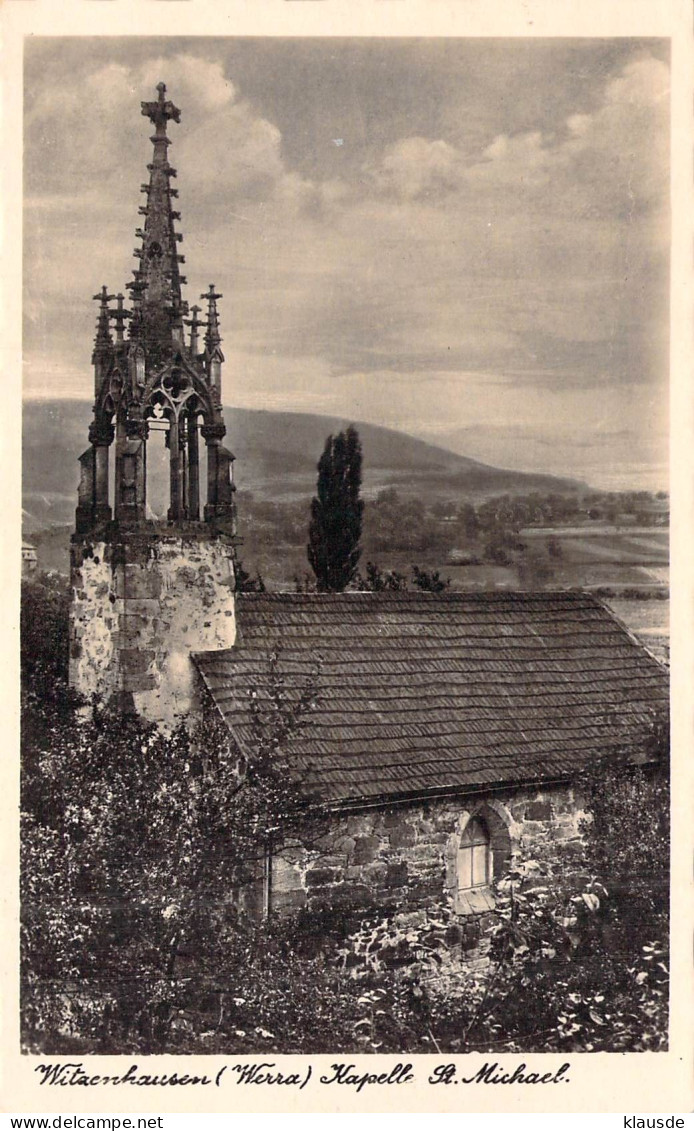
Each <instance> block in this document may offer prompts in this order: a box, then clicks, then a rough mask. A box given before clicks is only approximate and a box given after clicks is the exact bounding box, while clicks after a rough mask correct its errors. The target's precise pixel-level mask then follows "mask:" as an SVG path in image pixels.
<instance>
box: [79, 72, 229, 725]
mask: <svg viewBox="0 0 694 1131" xmlns="http://www.w3.org/2000/svg"><path fill="white" fill-rule="evenodd" d="M157 95H158V96H157V99H156V100H155V101H153V102H143V103H142V113H143V115H145V116H146V117H148V118H149V119H150V120H151V122H152V123H153V124H154V134H153V135H152V138H151V141H152V144H153V147H154V153H153V157H152V161H151V163H150V164H149V165H148V169H149V174H150V175H149V181H148V183H146V184H143V185H142V186H141V191H142V192H143V194H144V197H145V203H144V204H143V205H142V207H141V208H140V214H141V215H142V216H143V217H144V224H143V227H141V228H138V229H137V233H136V234H137V236H138V238H139V241H140V246H139V247H137V248H136V249H135V252H134V255H135V257H136V259H137V261H138V263H137V267H136V269H135V270H134V271H133V276H134V278H133V281H132V282H130V283H128V284H127V285H126V287H127V289H128V290H129V291H130V304H129V306H130V309H126V307H125V299H124V295H123V294H117V295H112V294H109V291H108V288H107V287H106V286H104V287H102V289H101V291H100V292H99V294H97V295H95V296H94V297H95V299H96V300H97V301H98V303H99V308H98V316H97V331H96V338H95V341H94V351H93V354H92V363H93V366H94V415H93V419H92V423H91V425H90V428H89V447H88V448H87V450H86V451H85V452H84V453H83V454H82V456H80V460H79V463H80V483H79V488H78V504H77V511H76V520H75V532H74V534H73V536H72V544H71V585H72V593H71V623H70V681H71V684H72V686H73V687H74V688H75V689H76V690H77V691H80V692H82V693H83V694H85V695H87V696H91V695H94V694H96V695H98V696H99V697H100V698H101V699H102V700H103V701H105V702H106V703H110V704H113V705H114V706H116V707H117V708H118V709H120V710H136V711H138V713H140V714H141V715H143V716H144V717H145V718H148V719H150V720H151V721H153V722H157V723H159V724H162V725H164V726H167V727H168V726H171V725H173V723H174V722H175V721H176V719H177V718H179V717H181V716H182V715H185V714H187V713H188V711H189V710H190V709H191V706H192V705H193V698H194V687H195V684H194V672H193V666H192V663H191V661H190V653H191V652H193V651H199V650H215V649H218V648H219V649H221V648H229V647H231V645H232V644H233V643H234V639H235V634H236V621H235V613H234V584H235V582H234V547H235V544H236V509H235V504H234V484H233V481H232V466H233V459H234V457H233V455H232V454H231V452H230V451H229V450H228V449H227V448H226V447H224V445H223V443H222V441H223V439H224V436H225V432H226V428H225V425H224V420H223V415H222V400H221V392H222V363H223V361H224V355H223V353H222V350H221V340H222V339H221V336H220V329H219V313H218V310H217V302H218V300H219V299H220V298H221V297H222V296H221V295H220V294H218V293H217V291H216V290H215V287H214V284H210V285H209V288H208V290H207V291H206V292H205V293H204V294H203V295H201V299H202V300H204V301H205V303H206V320H204V321H203V320H201V319H200V317H199V315H200V314H201V313H202V310H201V308H200V307H199V306H193V307H192V308H191V309H190V310H189V308H188V304H187V303H186V302H185V301H184V299H183V297H182V286H183V284H184V283H185V282H186V280H185V278H184V277H183V275H181V273H180V264H182V263H183V261H184V257H183V256H182V255H180V254H179V250H178V244H179V243H180V241H181V239H182V237H181V235H180V233H178V232H177V231H176V229H175V221H176V220H179V219H180V213H179V212H177V211H175V210H174V209H173V208H172V200H173V199H175V198H176V197H177V195H178V192H177V190H176V189H175V188H172V186H171V181H172V179H173V178H175V176H176V170H175V169H174V168H172V166H171V165H170V164H169V161H168V147H169V145H170V139H169V138H168V136H167V125H168V123H169V122H170V121H174V122H179V121H180V111H179V110H178V108H177V107H176V106H174V104H173V103H172V102H170V101H169V100H168V99H167V97H166V87H165V85H164V84H163V83H160V84H159V86H158V87H157ZM114 302H115V306H114V305H113V303H114ZM189 314H190V317H188V315H189ZM186 326H188V327H189V328H190V332H189V334H188V335H186V332H185V327H186ZM202 329H204V335H201V330H202ZM157 431H159V432H163V433H164V436H165V442H166V448H167V450H168V458H169V477H168V481H169V492H168V493H169V506H168V510H167V512H166V515H165V516H163V517H162V518H161V519H160V520H156V519H154V518H153V516H152V512H151V511H150V509H149V506H148V501H147V443H148V440H149V439H150V437H151V435H152V433H154V432H157ZM112 448H113V449H114V454H113V467H111V466H110V461H111V449H112ZM203 453H204V456H205V457H206V458H205V460H204V461H203V459H201V457H202V456H203ZM203 462H204V463H205V464H206V468H205V473H204V475H203V474H201V468H202V465H203ZM202 491H204V503H201V492H202Z"/></svg>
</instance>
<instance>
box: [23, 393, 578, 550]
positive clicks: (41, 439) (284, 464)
mask: <svg viewBox="0 0 694 1131" xmlns="http://www.w3.org/2000/svg"><path fill="white" fill-rule="evenodd" d="M90 418H91V405H90V403H89V402H87V401H67V400H62V401H61V400H56V401H29V402H27V403H25V405H24V414H23V506H24V510H25V515H24V529H25V533H27V534H30V533H32V532H33V531H36V530H40V529H44V528H46V527H47V526H49V525H52V524H55V525H61V524H65V523H71V522H72V520H73V516H74V508H75V503H76V492H77V481H78V468H77V458H78V456H79V455H80V454H81V453H82V452H83V451H84V450H85V448H86V447H87V429H88V426H89V421H90ZM225 418H226V423H227V429H228V436H227V444H228V445H229V447H231V449H232V451H233V452H234V454H235V456H236V467H235V478H236V483H237V486H238V487H239V489H240V490H244V491H251V492H252V493H253V494H254V495H257V496H258V498H263V499H267V500H269V501H270V500H272V501H274V500H280V499H285V500H291V499H298V498H302V497H305V496H309V495H310V494H311V493H312V492H313V490H314V487H315V481H316V462H317V460H318V457H319V456H320V453H321V451H322V449H323V444H324V443H325V438H326V436H327V435H328V434H329V433H331V432H336V431H339V430H340V429H342V428H344V427H346V425H347V424H349V423H350V421H348V420H340V419H338V418H335V417H327V416H313V415H310V414H308V413H290V412H271V411H267V410H257V411H256V410H249V409H238V408H231V407H227V408H226V409H225ZM353 423H355V425H356V427H357V428H358V429H359V434H360V437H361V441H362V447H363V451H364V494H365V495H366V496H367V497H368V496H369V495H375V494H376V493H377V492H378V491H380V490H381V489H382V488H384V487H389V486H395V487H397V488H398V490H399V491H400V492H401V493H403V494H415V495H418V496H420V498H422V499H423V500H424V501H425V502H427V503H431V502H433V501H434V500H436V499H438V498H453V499H458V498H461V497H463V498H468V499H470V500H471V501H473V502H477V501H480V500H482V499H484V498H487V497H489V496H490V495H497V494H516V493H527V492H529V491H545V492H547V491H555V492H558V493H566V492H573V491H575V490H577V489H578V488H579V487H580V486H581V484H579V483H577V482H576V481H574V480H569V479H560V478H557V477H554V476H551V475H537V474H523V473H521V472H518V471H508V470H503V469H501V468H497V467H489V466H487V465H486V464H483V463H479V462H478V461H477V460H473V459H467V458H466V457H465V456H461V455H457V454H456V453H455V452H451V451H448V450H447V449H445V448H439V447H436V446H435V445H434V444H428V443H425V442H424V441H422V440H417V439H415V438H414V437H413V436H408V435H406V434H405V433H403V432H396V431H394V430H392V429H389V428H378V427H376V426H374V425H372V424H363V423H360V422H359V421H354V422H353ZM150 448H151V456H152V457H153V458H151V459H150V472H151V474H152V477H153V489H152V492H151V494H152V498H153V500H156V498H159V499H160V500H161V499H163V497H164V494H165V488H164V484H165V482H166V466H165V455H164V452H163V449H162V448H161V445H160V448H159V450H156V449H155V448H154V446H153V445H152V444H151V445H150ZM153 505H155V504H154V502H153ZM156 509H157V506H156V505H155V510H156Z"/></svg>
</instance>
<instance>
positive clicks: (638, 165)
mask: <svg viewBox="0 0 694 1131" xmlns="http://www.w3.org/2000/svg"><path fill="white" fill-rule="evenodd" d="M668 91H669V71H668V68H667V67H666V65H665V64H664V63H662V62H660V61H659V60H657V59H654V58H648V57H646V58H642V59H637V60H632V61H631V62H630V63H628V64H627V65H626V66H625V67H624V68H623V69H622V71H621V73H620V74H619V75H618V76H616V77H615V78H613V79H612V80H611V81H610V82H608V83H607V84H606V86H605V89H604V92H603V99H602V103H601V105H600V106H599V107H598V108H597V109H596V110H595V112H594V113H591V114H586V113H573V114H569V115H568V117H567V118H566V120H565V123H564V128H563V130H560V131H557V130H554V131H553V132H551V133H549V134H545V133H543V132H542V131H541V130H532V131H527V132H522V133H517V134H503V133H502V134H497V135H496V136H495V137H494V138H493V139H492V140H491V141H490V142H489V144H488V145H487V146H486V147H485V148H484V150H483V152H482V154H481V156H480V155H478V153H477V151H475V152H474V153H472V154H470V153H466V152H465V150H463V149H461V148H459V147H456V146H455V145H451V144H450V143H449V142H447V141H445V140H443V139H442V138H439V139H435V140H434V139H429V138H425V137H410V138H404V139H402V140H400V141H398V142H397V143H394V144H392V145H390V146H388V147H387V148H386V150H385V151H384V153H383V155H382V157H381V160H380V162H379V164H378V165H377V167H375V168H371V169H369V170H367V172H368V175H369V178H370V180H371V182H372V183H373V184H374V186H375V187H376V189H377V191H379V192H381V193H384V194H386V195H390V196H392V197H394V198H395V199H398V200H415V199H425V200H434V199H437V198H442V197H449V198H453V199H454V202H455V204H456V205H460V204H462V203H465V204H469V205H471V206H474V205H475V202H476V201H480V200H481V199H483V200H484V202H485V206H486V207H487V208H489V207H494V208H496V209H497V210H498V209H499V208H500V207H502V206H503V207H510V208H512V209H513V210H514V211H516V212H518V211H520V209H521V208H523V209H525V210H526V211H527V210H528V209H530V210H532V211H534V212H537V211H540V210H542V211H549V212H550V213H552V214H571V215H580V216H583V217H585V218H591V217H593V218H599V217H602V216H608V215H622V216H632V215H634V214H635V213H639V212H642V211H645V210H648V209H656V208H663V207H664V206H665V203H666V200H667V187H668V167H669V161H668V130H667V115H668V99H667V95H668Z"/></svg>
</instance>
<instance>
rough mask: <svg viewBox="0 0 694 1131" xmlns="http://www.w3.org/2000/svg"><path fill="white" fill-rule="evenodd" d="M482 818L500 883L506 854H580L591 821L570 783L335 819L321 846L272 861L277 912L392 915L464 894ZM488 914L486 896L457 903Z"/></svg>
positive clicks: (464, 908) (471, 912)
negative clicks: (469, 838) (553, 848)
mask: <svg viewBox="0 0 694 1131" xmlns="http://www.w3.org/2000/svg"><path fill="white" fill-rule="evenodd" d="M475 813H480V814H481V815H482V816H483V818H484V819H485V820H486V821H487V823H488V824H489V826H490V831H491V836H492V854H493V857H494V872H495V878H496V875H498V873H499V871H500V870H501V869H502V868H503V867H504V863H503V857H504V855H505V853H511V852H518V853H520V855H521V857H522V858H523V859H531V858H532V857H533V855H534V854H535V853H537V852H539V851H540V850H541V848H542V847H543V846H544V845H545V843H546V841H547V839H548V838H549V839H551V840H552V841H554V842H556V843H559V844H562V845H564V846H567V847H568V848H569V851H570V850H571V846H572V845H573V846H575V849H576V851H578V850H579V848H580V837H579V821H580V820H581V818H582V817H584V816H585V815H586V814H585V813H584V811H583V810H582V809H581V806H580V802H579V800H578V799H577V798H576V796H575V793H574V790H573V788H572V787H571V786H568V785H548V786H542V787H536V788H522V789H517V790H506V791H501V790H500V791H495V792H494V793H493V794H488V795H484V796H481V795H474V796H470V797H463V798H459V799H445V800H437V801H428V802H418V803H416V804H412V805H408V806H401V807H397V808H395V807H392V808H390V809H388V808H383V809H372V810H369V811H367V812H364V813H361V814H349V815H346V816H343V817H339V818H336V821H335V826H334V829H333V830H331V832H330V833H329V834H328V835H327V836H326V837H325V838H324V839H323V840H322V842H321V844H320V848H319V849H316V850H313V851H311V852H307V851H306V850H304V849H303V848H285V849H284V850H282V851H278V853H277V854H276V855H275V856H274V858H273V862H272V890H271V901H272V907H273V909H274V910H275V911H277V912H278V913H282V912H288V911H297V910H300V909H303V908H306V909H308V910H321V909H325V908H339V907H346V908H349V907H353V906H359V907H367V908H373V909H378V908H382V909H383V910H384V912H386V913H387V912H388V911H391V910H394V909H397V910H398V911H407V910H410V909H416V908H421V907H423V906H426V905H427V904H434V903H436V902H437V901H438V900H440V899H441V898H443V897H444V896H445V895H446V894H447V893H448V894H451V895H454V896H455V888H456V876H455V853H456V851H457V847H458V838H459V835H460V833H461V832H462V831H463V829H464V827H465V825H466V824H467V821H468V819H469V817H470V816H472V815H474V814H475ZM504 829H505V832H504V831H503V830H504ZM504 841H505V842H506V843H505V844H504ZM488 909H489V906H488V905H487V903H486V901H485V898H484V897H483V896H482V895H480V896H479V897H477V896H474V895H473V896H471V897H470V898H469V899H468V898H467V897H463V898H462V899H458V900H457V910H458V911H459V912H460V913H461V914H462V915H474V914H475V913H480V914H481V913H483V912H484V911H485V910H488Z"/></svg>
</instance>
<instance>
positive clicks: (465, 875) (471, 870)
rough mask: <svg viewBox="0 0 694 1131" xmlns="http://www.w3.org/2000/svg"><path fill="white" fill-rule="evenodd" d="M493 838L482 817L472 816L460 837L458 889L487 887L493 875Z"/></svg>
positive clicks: (457, 872) (457, 864)
mask: <svg viewBox="0 0 694 1131" xmlns="http://www.w3.org/2000/svg"><path fill="white" fill-rule="evenodd" d="M491 857H492V853H491V839H490V836H489V830H488V828H487V825H486V823H485V822H484V821H483V820H482V819H481V817H472V818H471V820H469V821H468V823H467V825H466V826H465V831H464V833H463V835H462V836H461V838H460V844H459V846H458V858H457V862H456V874H457V879H458V891H470V890H471V889H473V888H482V887H486V886H487V885H488V884H489V882H490V880H491V877H492V867H491V864H492V860H491Z"/></svg>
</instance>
